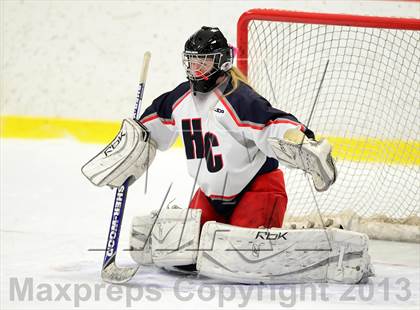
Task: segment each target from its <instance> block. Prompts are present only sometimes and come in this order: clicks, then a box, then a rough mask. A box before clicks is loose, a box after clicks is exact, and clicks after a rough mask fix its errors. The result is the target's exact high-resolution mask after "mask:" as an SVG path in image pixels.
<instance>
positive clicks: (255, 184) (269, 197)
mask: <svg viewBox="0 0 420 310" xmlns="http://www.w3.org/2000/svg"><path fill="white" fill-rule="evenodd" d="M286 205H287V195H286V189H285V185H284V177H283V172H282V171H281V170H274V171H271V172H269V173H265V174H262V175H259V176H257V177H256V178H255V179H254V180H253V181H252V183H251V185H250V186H249V188H248V190H247V191H246V192H245V193H244V194H243V196H242V197H241V199H240V200H239V202H238V204H237V205H236V207H235V209H234V211H233V213H232V215H231V216H230V217H229V218H227V217H225V216H223V215H221V214H219V213H217V212H216V210H215V209H214V208H213V206H212V205H211V202H210V201H209V199H208V198H207V197H206V196H205V195H204V193H203V191H201V189H198V190H197V191H196V193H195V195H194V197H193V199H192V201H191V203H190V206H189V207H190V208H192V209H201V210H202V215H201V225H203V224H204V223H205V222H207V221H217V222H219V223H227V224H231V225H236V226H241V227H248V228H258V227H261V226H264V227H267V228H270V227H281V226H282V224H283V218H284V214H285V212H286Z"/></svg>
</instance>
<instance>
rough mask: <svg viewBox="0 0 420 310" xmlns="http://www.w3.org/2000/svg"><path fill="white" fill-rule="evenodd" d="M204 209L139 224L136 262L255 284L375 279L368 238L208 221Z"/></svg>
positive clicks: (167, 213)
mask: <svg viewBox="0 0 420 310" xmlns="http://www.w3.org/2000/svg"><path fill="white" fill-rule="evenodd" d="M200 217H201V210H195V209H164V210H162V211H161V213H160V215H159V217H157V213H156V212H155V213H152V215H149V216H140V217H135V218H134V219H133V225H132V231H131V237H130V246H131V252H130V253H131V256H132V258H133V259H134V260H135V261H136V262H138V263H139V264H141V265H146V264H154V265H156V266H159V267H162V268H165V269H172V270H176V269H177V266H183V265H190V264H196V269H197V272H198V273H199V274H200V275H204V276H208V277H211V278H216V279H221V280H225V281H229V282H237V283H249V284H258V283H261V284H281V283H312V282H333V283H346V284H354V283H362V282H365V281H366V280H367V278H368V277H369V276H371V275H372V269H371V265H370V257H369V254H368V237H367V236H366V235H364V234H360V233H355V232H349V231H345V230H340V229H335V228H329V229H327V230H324V229H302V230H287V229H282V228H271V229H252V228H243V227H237V226H232V225H228V224H221V223H217V222H207V223H206V224H205V225H204V226H203V227H202V230H201V233H200Z"/></svg>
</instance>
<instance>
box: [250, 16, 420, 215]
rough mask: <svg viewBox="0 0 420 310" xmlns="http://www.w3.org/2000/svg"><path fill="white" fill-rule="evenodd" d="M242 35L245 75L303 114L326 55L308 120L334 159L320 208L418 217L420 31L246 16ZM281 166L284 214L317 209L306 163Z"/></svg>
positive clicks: (325, 211) (331, 211) (285, 107)
mask: <svg viewBox="0 0 420 310" xmlns="http://www.w3.org/2000/svg"><path fill="white" fill-rule="evenodd" d="M248 38H249V39H248V78H249V80H250V83H251V85H252V86H253V87H254V88H255V90H256V91H257V92H259V93H260V94H261V95H263V96H264V97H265V98H267V99H268V100H269V101H270V102H271V103H272V105H273V106H276V107H278V108H279V109H281V110H283V111H287V112H290V113H292V114H294V115H295V116H296V117H297V118H298V119H299V120H300V121H301V122H303V123H307V121H308V117H309V114H310V111H311V109H312V106H313V103H314V100H315V96H316V93H317V90H318V87H319V84H320V81H321V77H322V74H323V72H324V69H325V65H326V63H327V61H328V60H329V65H328V69H327V72H326V76H325V79H324V82H323V85H322V89H321V91H320V95H319V98H318V102H317V104H316V106H315V111H314V114H313V117H312V119H311V121H310V125H309V127H310V129H312V130H313V131H314V132H315V133H316V135H317V137H318V138H319V136H324V137H327V138H328V139H329V140H330V141H331V142H332V144H333V148H334V151H333V156H334V157H335V158H336V159H337V170H338V179H337V182H336V183H335V184H334V185H333V186H332V187H331V188H330V190H328V191H327V192H325V193H317V194H316V199H317V201H318V204H319V206H320V209H321V212H322V214H323V215H324V216H326V217H328V216H333V215H337V214H339V213H340V212H342V211H345V210H352V211H353V212H355V213H357V215H359V216H361V217H364V218H366V217H371V216H377V215H380V216H382V217H388V218H390V219H392V220H399V219H400V220H401V221H404V220H406V219H407V218H409V217H418V216H419V215H420V211H419V209H420V208H419V188H420V180H419V165H420V158H419V157H420V142H419V140H418V136H419V124H420V121H419V108H420V73H419V64H420V49H419V42H420V31H409V30H395V29H379V28H364V27H349V26H334V25H316V24H304V23H287V22H274V21H260V20H253V21H251V22H250V23H249V26H248ZM284 170H285V176H286V186H287V191H288V195H289V204H288V210H287V217H289V218H290V217H300V216H306V215H308V214H310V213H314V212H315V211H316V207H315V204H314V199H313V197H312V194H311V191H310V188H309V184H308V182H307V180H306V178H305V176H304V174H303V172H301V171H298V170H292V169H284Z"/></svg>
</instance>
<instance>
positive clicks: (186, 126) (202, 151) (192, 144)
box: [182, 118, 223, 172]
mask: <svg viewBox="0 0 420 310" xmlns="http://www.w3.org/2000/svg"><path fill="white" fill-rule="evenodd" d="M182 136H183V138H184V145H185V153H186V155H187V159H197V158H205V159H206V162H207V169H208V171H209V172H217V171H219V170H221V169H222V168H223V160H222V155H220V154H219V155H214V154H213V147H215V146H219V141H218V140H217V137H216V135H215V134H213V133H211V132H206V133H205V134H204V137H203V131H202V127H201V118H193V119H183V120H182Z"/></svg>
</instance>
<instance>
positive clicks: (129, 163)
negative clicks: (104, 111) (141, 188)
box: [82, 119, 156, 187]
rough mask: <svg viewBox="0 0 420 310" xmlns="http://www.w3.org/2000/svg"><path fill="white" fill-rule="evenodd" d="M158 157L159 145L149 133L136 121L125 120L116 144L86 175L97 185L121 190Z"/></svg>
mask: <svg viewBox="0 0 420 310" xmlns="http://www.w3.org/2000/svg"><path fill="white" fill-rule="evenodd" d="M155 154H156V144H155V142H154V141H153V140H151V139H150V136H149V133H148V131H147V129H146V128H145V127H144V126H142V125H141V124H139V123H137V122H136V121H134V120H132V119H125V120H124V121H123V123H122V125H121V129H120V131H119V132H118V134H117V136H116V137H115V138H114V140H113V141H112V142H111V143H110V144H109V145H108V146H107V147H106V148H105V149H103V150H102V151H101V152H100V153H99V154H98V155H96V156H95V157H94V158H92V159H91V160H90V161H89V162H88V163H86V164H85V165H84V166H83V167H82V173H83V174H84V175H85V176H86V178H88V179H89V181H91V182H92V183H93V184H94V185H97V186H103V185H108V186H110V187H119V186H121V185H122V184H123V183H124V182H125V180H127V179H128V178H130V177H131V179H130V182H131V183H133V182H134V181H135V180H137V179H138V178H139V177H140V176H141V175H142V174H143V173H144V172H145V171H146V169H148V167H149V166H150V164H151V163H152V161H153V159H154V157H155ZM131 183H130V184H131Z"/></svg>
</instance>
